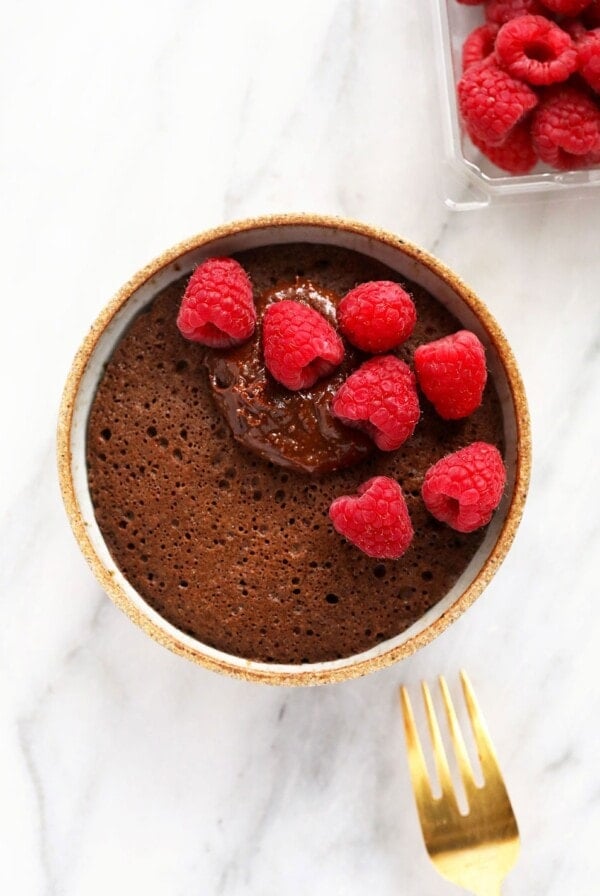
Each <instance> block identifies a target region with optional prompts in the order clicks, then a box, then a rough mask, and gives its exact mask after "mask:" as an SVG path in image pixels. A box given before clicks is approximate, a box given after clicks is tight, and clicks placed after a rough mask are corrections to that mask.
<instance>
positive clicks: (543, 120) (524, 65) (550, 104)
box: [457, 0, 600, 174]
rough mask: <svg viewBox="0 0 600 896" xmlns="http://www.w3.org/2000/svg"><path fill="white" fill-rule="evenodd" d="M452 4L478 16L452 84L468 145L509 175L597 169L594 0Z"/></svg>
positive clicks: (598, 27)
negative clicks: (480, 12)
mask: <svg viewBox="0 0 600 896" xmlns="http://www.w3.org/2000/svg"><path fill="white" fill-rule="evenodd" d="M458 2H459V3H462V4H464V5H465V6H479V5H483V6H484V12H485V18H486V21H485V24H483V25H480V26H479V27H477V28H475V30H474V31H472V32H471V34H469V36H468V37H467V39H466V40H465V42H464V45H463V51H462V64H463V71H462V77H461V79H460V81H459V82H458V85H457V93H458V108H459V111H460V116H461V119H462V122H463V125H464V128H465V130H466V132H467V134H468V135H469V137H470V139H471V141H472V142H473V144H474V145H475V146H476V147H477V148H478V149H479V150H480V151H481V152H482V153H483V154H484V155H485V156H487V158H488V159H489V160H490V161H491V162H493V163H494V165H497V166H498V167H499V168H502V169H503V170H504V171H508V172H510V173H511V174H527V173H528V172H529V171H531V169H532V168H533V167H534V166H535V165H536V164H537V162H538V161H540V162H544V163H545V164H546V165H549V166H550V167H552V168H554V169H556V170H558V171H572V170H578V169H582V168H595V167H598V166H600V0H485V3H484V0H458Z"/></svg>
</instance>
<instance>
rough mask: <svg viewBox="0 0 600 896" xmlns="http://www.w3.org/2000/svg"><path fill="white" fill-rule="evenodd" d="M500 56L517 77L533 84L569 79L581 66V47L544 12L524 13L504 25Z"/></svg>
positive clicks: (500, 42) (501, 33) (499, 43)
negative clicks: (536, 13)
mask: <svg viewBox="0 0 600 896" xmlns="http://www.w3.org/2000/svg"><path fill="white" fill-rule="evenodd" d="M496 57H497V59H498V62H499V63H500V65H502V66H503V67H504V68H505V69H506V70H507V71H508V72H510V74H511V75H512V76H513V77H515V78H521V79H522V80H523V81H527V82H528V83H529V84H555V83H556V82H557V81H566V80H567V78H568V77H569V76H570V75H572V74H573V72H574V71H575V70H576V69H577V50H576V49H575V46H574V44H573V41H572V40H571V38H570V37H569V35H568V34H567V33H566V31H563V30H562V28H559V27H558V25H557V24H556V23H555V22H551V21H550V20H549V19H546V18H545V17H544V16H521V17H520V18H518V19H511V21H510V22H507V23H506V25H503V26H502V28H501V29H500V31H499V32H498V37H497V38H496Z"/></svg>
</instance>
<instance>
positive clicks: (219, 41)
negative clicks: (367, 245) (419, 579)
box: [0, 0, 600, 896]
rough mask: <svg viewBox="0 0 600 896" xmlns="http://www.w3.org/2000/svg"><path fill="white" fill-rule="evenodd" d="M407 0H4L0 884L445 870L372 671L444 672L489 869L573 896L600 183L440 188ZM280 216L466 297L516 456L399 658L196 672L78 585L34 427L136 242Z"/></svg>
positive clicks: (404, 877)
mask: <svg viewBox="0 0 600 896" xmlns="http://www.w3.org/2000/svg"><path fill="white" fill-rule="evenodd" d="M427 15H428V13H427V9H426V4H425V3H424V2H423V0H419V2H409V0H346V2H345V0H303V2H302V3H297V4H292V3H285V2H283V3H282V2H278V3H276V2H274V0H255V2H254V3H252V4H250V3H243V2H240V0H229V2H224V0H221V2H218V0H196V2H195V3H190V2H187V0H170V2H166V0H162V2H159V0H150V2H144V3H141V2H139V0H132V2H129V3H117V2H115V0H107V2H104V3H102V4H95V5H93V6H92V5H90V4H85V3H75V2H72V0H56V2H54V3H51V4H48V3H41V2H39V0H33V2H31V3H27V4H18V3H12V4H10V6H8V7H7V8H6V9H5V10H4V14H3V23H2V31H1V35H0V47H1V51H0V70H1V77H0V85H1V86H0V91H1V103H2V124H3V139H2V141H1V143H0V159H1V166H0V167H1V170H2V203H1V207H2V211H3V215H2V224H1V227H2V245H3V249H4V251H3V259H4V260H3V276H2V281H3V299H2V318H3V321H2V324H3V325H2V352H1V354H0V364H1V368H2V369H1V377H0V383H1V385H0V388H1V390H2V416H3V433H4V434H3V437H2V439H1V440H0V450H1V451H2V471H3V475H2V523H1V526H2V528H1V531H0V551H1V555H2V561H1V564H0V581H1V595H2V626H1V629H0V639H1V655H0V664H1V666H0V718H1V732H2V734H1V739H0V844H1V846H2V848H1V851H0V853H1V860H0V892H2V893H11V894H19V896H34V894H36V896H37V894H44V896H56V894H60V896H63V894H65V896H75V894H77V896H81V894H86V896H96V894H97V896H100V894H102V896H103V894H105V893H115V894H121V893H123V894H125V893H140V894H145V896H154V894H161V896H162V894H177V896H179V894H184V896H190V894H197V896H208V894H222V896H241V894H244V896H275V894H281V893H285V894H300V893H308V892H310V893H311V894H312V896H333V894H336V896H359V894H361V896H362V894H364V893H377V894H378V896H395V894H397V893H405V894H422V893H431V894H440V896H442V894H444V893H448V894H450V893H452V892H453V891H454V892H458V891H457V890H456V889H454V890H453V887H452V886H451V885H449V884H446V883H445V882H444V881H443V880H442V879H441V878H438V877H437V876H436V874H435V872H434V871H433V869H432V867H431V866H430V865H429V863H428V861H427V858H426V856H425V852H424V849H423V846H422V843H421V840H420V833H419V830H418V826H417V821H416V816H415V810H414V807H413V804H412V799H411V793H410V788H409V782H408V776H407V769H406V762H405V755H404V745H403V740H402V733H401V725H400V718H399V714H398V712H397V707H396V702H395V689H396V686H397V685H398V683H399V682H407V683H409V684H410V685H413V686H414V684H415V683H416V682H417V681H418V680H419V679H420V678H421V677H423V676H427V677H430V678H431V677H433V676H434V675H435V674H436V673H439V672H444V673H446V674H447V675H448V676H449V677H450V678H451V679H452V680H455V679H456V673H457V670H458V668H459V667H460V666H465V667H466V668H467V669H468V670H469V671H470V673H471V676H472V678H473V680H474V682H475V684H476V687H477V690H478V692H479V694H480V698H481V701H482V703H483V705H484V707H485V708H486V710H487V716H488V721H489V724H490V727H491V729H492V732H493V736H494V739H495V742H496V744H497V748H498V751H499V754H500V757H501V760H502V763H503V766H504V769H505V772H506V777H507V780H508V784H509V787H510V790H511V793H512V795H513V799H514V803H515V806H516V809H517V812H518V816H519V821H520V825H521V829H522V834H523V850H522V856H521V859H520V862H519V864H518V866H517V868H516V869H515V871H514V873H513V875H512V876H511V877H510V878H509V880H508V881H507V884H506V888H505V892H506V893H507V894H508V896H510V894H515V896H516V894H521V893H528V894H532V896H538V894H539V896H542V894H544V896H558V894H567V893H568V894H575V896H588V894H589V896H592V894H593V893H596V892H598V888H599V885H600V868H599V862H598V847H597V841H598V833H599V832H600V783H599V779H598V762H597V754H598V745H599V733H600V731H599V726H598V718H599V709H600V706H599V688H598V683H597V669H598V663H597V657H598V634H599V631H598V629H599V624H598V620H599V611H598V594H597V585H596V582H597V579H596V576H595V572H596V570H595V568H594V560H595V557H594V554H595V553H596V556H597V553H598V547H599V538H598V512H597V506H598V498H599V494H598V491H599V490H598V474H597V444H598V437H599V435H600V432H599V429H598V390H599V388H600V376H599V369H598V329H599V328H598V324H599V314H598V309H599V302H598V299H599V289H600V253H599V251H598V246H599V242H598V237H599V234H600V194H598V193H596V194H595V196H591V195H590V197H589V199H588V200H587V201H584V202H577V201H563V202H560V203H550V202H548V201H543V202H541V203H536V204H534V205H527V204H525V205H523V204H518V205H513V206H503V207H496V208H491V209H489V210H485V211H479V212H470V213H462V214H457V213H453V212H450V211H448V210H447V209H446V208H445V207H444V205H443V203H442V202H441V201H440V198H439V196H438V193H437V187H436V182H435V181H436V178H435V170H436V160H437V153H438V152H439V135H438V130H437V115H438V111H437V106H436V99H435V96H434V82H433V74H432V61H431V58H430V55H429V54H428V53H427V51H426V50H424V44H423V41H422V33H423V29H422V25H423V22H424V20H425V19H426V18H427ZM282 210H305V211H319V212H332V213H339V214H343V215H347V216H353V217H356V218H359V219H364V220H367V221H369V222H373V223H376V224H380V225H383V226H385V227H387V228H389V229H392V230H394V231H396V232H398V233H400V234H402V235H404V236H406V237H408V238H411V239H413V240H414V241H417V242H420V243H421V244H422V245H423V246H425V247H426V248H428V249H430V250H433V251H434V252H435V253H436V254H437V255H439V256H440V257H441V258H442V259H443V260H444V261H446V262H447V263H448V264H450V265H451V266H453V267H454V268H455V269H456V270H457V271H458V272H460V273H461V274H462V275H463V277H464V278H465V279H466V280H467V281H468V282H470V283H471V284H472V285H473V286H474V287H475V288H476V289H477V290H478V291H479V292H480V294H481V295H482V297H483V298H484V299H485V300H486V301H487V302H488V303H489V305H490V306H491V308H492V310H493V311H494V313H495V314H496V315H497V317H498V319H499V320H500V322H501V324H502V325H503V327H504V328H505V330H506V332H507V334H508V336H509V338H510V339H511V341H512V343H513V345H514V348H515V351H516V353H517V356H518V359H519V361H520V364H521V367H522V372H523V375H524V378H525V382H526V385H527V388H528V392H529V397H530V401H531V410H532V417H533V427H534V438H535V466H534V475H533V482H532V489H531V496H530V499H529V504H528V509H527V512H526V516H525V519H524V522H523V524H522V528H521V530H520V532H519V535H518V538H517V541H516V544H515V546H514V549H513V550H512V552H511V554H510V555H509V558H508V560H507V561H506V563H505V565H504V566H503V568H502V569H501V571H500V573H499V574H498V576H497V578H496V579H495V581H494V582H493V584H492V585H491V587H490V588H489V589H488V591H487V593H486V594H485V596H484V597H483V598H482V599H481V600H480V601H479V602H478V604H477V605H476V606H475V607H474V608H473V609H472V610H470V611H469V612H468V613H467V614H466V616H464V617H463V618H462V619H461V620H460V621H459V622H458V623H457V624H456V625H454V627H452V628H451V629H450V630H449V631H447V632H446V633H445V634H444V635H443V636H442V637H441V638H440V639H439V640H438V641H437V642H435V643H434V644H432V645H430V646H429V647H428V648H427V649H426V650H424V651H423V652H422V653H420V654H418V655H416V656H415V657H414V658H412V659H411V660H409V661H406V662H404V663H403V664H402V665H400V666H397V667H395V668H392V669H389V670H387V671H385V672H383V673H380V674H378V675H374V676H372V677H369V678H366V679H363V680H360V681H356V682H349V683H346V684H343V685H338V686H330V687H324V688H320V689H313V690H295V691H292V690H285V689H269V688H267V687H263V686H258V685H250V684H244V683H240V682H237V681H233V680H229V679H225V678H220V677H218V676H216V675H214V674H211V673H208V672H205V671H203V670H201V669H199V668H196V667H193V666H192V665H189V664H187V663H186V662H185V661H183V660H181V659H178V658H176V657H175V656H172V655H171V654H169V653H168V652H166V651H165V650H163V649H162V648H160V647H159V646H157V645H156V644H154V643H153V642H152V641H150V640H149V639H147V638H146V637H145V636H144V635H143V634H142V633H141V632H140V631H138V630H137V629H136V628H135V627H134V626H132V625H131V624H130V623H129V622H128V621H127V620H126V618H125V617H124V616H122V615H121V614H120V613H119V612H118V611H117V610H116V609H115V608H114V607H113V605H112V604H111V603H110V601H109V600H108V599H107V598H106V597H105V596H103V594H102V593H101V590H100V588H99V587H98V585H97V584H96V583H95V581H94V579H93V578H92V576H91V574H90V572H89V571H88V569H87V567H86V565H85V563H84V561H83V559H82V558H81V556H80V554H79V552H78V549H77V547H76V545H75V543H74V540H73V537H72V535H71V533H70V530H69V528H68V525H67V522H66V519H65V516H64V513H63V510H62V506H61V503H60V498H59V494H58V488H57V483H56V475H55V463H54V455H53V438H54V426H55V418H56V411H57V405H58V401H59V396H60V391H61V388H62V382H63V380H64V377H65V375H66V372H67V369H68V367H69V364H70V361H71V357H72V355H73V353H74V351H75V349H76V347H77V345H78V343H79V341H80V339H81V337H82V335H83V334H84V332H85V330H86V328H87V326H88V325H89V323H90V322H91V320H92V318H93V317H94V316H95V315H96V313H97V312H98V310H99V309H100V307H101V306H102V305H103V304H104V303H105V301H106V300H107V298H108V297H109V296H110V295H111V294H112V293H113V292H114V291H115V290H116V289H117V287H118V286H119V285H120V284H121V283H122V282H123V281H124V280H125V279H126V278H127V277H129V275H130V274H132V273H133V272H134V271H135V270H136V269H137V268H138V267H139V266H141V265H142V264H143V263H145V262H146V261H147V260H149V259H150V258H152V257H153V256H154V255H155V254H157V253H158V252H159V251H160V250H162V249H163V248H165V247H166V246H169V245H171V244H172V243H174V242H176V241H177V240H179V239H181V238H183V237H185V236H187V235H189V234H191V233H194V232H197V231H199V230H201V229H203V228H205V227H207V226H209V225H214V224H217V223H220V222H223V221H226V220H230V219H232V218H236V217H243V216H246V215H249V214H254V213H263V212H272V211H282Z"/></svg>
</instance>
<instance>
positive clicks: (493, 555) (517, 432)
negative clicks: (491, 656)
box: [58, 215, 530, 685]
mask: <svg viewBox="0 0 600 896" xmlns="http://www.w3.org/2000/svg"><path fill="white" fill-rule="evenodd" d="M291 242H309V243H321V244H326V245H334V246H342V247H345V248H348V249H353V250H355V251H357V252H361V253H363V254H364V255H367V256H370V257H372V258H375V259H377V260H378V261H381V262H383V263H384V264H386V265H388V266H389V267H390V268H392V269H393V270H395V271H397V272H398V273H399V274H400V275H401V276H403V277H407V278H409V279H410V280H413V281H415V282H416V283H418V284H420V285H421V286H423V287H424V288H425V289H427V290H428V291H429V292H430V293H431V294H432V295H433V296H435V297H436V299H438V301H440V302H441V303H442V304H443V305H445V306H446V307H447V308H448V309H449V310H450V311H451V312H452V314H454V315H455V316H456V317H457V318H458V319H459V320H460V321H461V323H462V324H463V326H464V327H465V328H466V329H469V330H472V331H473V332H475V333H476V334H477V335H478V336H479V338H480V339H481V340H482V342H483V343H484V345H485V347H486V352H487V358H488V367H489V370H490V374H491V376H492V377H493V379H494V382H495V385H496V389H497V391H498V394H499V396H500V401H501V405H502V412H503V416H504V432H505V441H506V452H505V458H504V459H505V463H506V467H507V471H508V479H507V488H506V493H505V497H504V499H503V501H502V503H501V505H500V507H499V508H498V510H497V511H496V513H495V515H494V517H493V519H492V522H491V523H490V525H489V527H488V529H487V532H486V534H485V538H484V540H483V542H482V544H481V545H480V547H479V549H478V551H477V553H476V554H475V556H474V557H473V559H472V560H471V562H470V563H469V565H468V567H467V568H466V569H465V570H464V572H463V574H462V575H461V576H460V578H459V580H458V581H457V582H456V583H455V585H454V586H453V587H452V589H451V590H450V591H449V592H448V593H447V594H446V595H445V597H444V598H443V599H442V600H440V601H439V603H438V604H436V605H435V606H434V607H432V608H431V609H430V610H429V611H428V612H427V613H426V614H425V615H424V616H423V617H422V618H421V619H419V620H418V621H417V622H416V623H415V624H414V625H412V626H411V627H410V628H409V629H408V630H406V631H404V632H402V634H400V635H398V636H396V637H395V638H391V639H390V640H388V641H384V642H382V643H381V644H378V645H377V646H376V647H374V648H372V649H371V650H368V651H365V652H363V653H360V654H356V655H354V656H351V657H348V658H345V659H341V660H335V661H332V662H321V663H309V664H304V665H277V664H272V663H260V662H255V661H253V660H247V659H243V658H240V657H237V656H232V655H230V654H227V653H223V652H222V651H219V650H215V649H214V648H212V647H209V646H207V645H206V644H202V643H201V642H200V641H198V640H196V639H195V638H193V637H191V636H190V635H187V634H184V633H183V632H181V631H179V630H178V629H177V628H175V627H174V626H173V625H171V624H170V623H169V622H167V621H166V620H165V619H163V618H162V617H161V616H160V615H159V614H158V613H157V612H156V611H155V610H153V609H152V608H151V607H150V606H149V605H148V604H147V603H146V601H145V600H144V599H143V598H142V597H141V596H140V595H139V594H138V593H137V591H136V590H135V589H134V588H133V587H132V585H131V584H130V583H129V582H128V581H127V579H126V578H125V577H124V576H123V574H122V573H121V572H120V570H119V569H118V568H117V566H116V564H115V562H114V560H113V559H112V557H111V555H110V553H109V550H108V548H107V546H106V544H105V542H104V539H103V537H102V533H101V532H100V529H99V528H98V524H97V523H96V519H95V517H94V511H93V508H92V503H91V499H90V494H89V488H88V481H87V472H86V428H87V420H88V414H89V411H90V406H91V403H92V400H93V397H94V394H95V391H96V387H97V385H98V382H99V380H100V377H101V375H102V370H103V366H104V364H105V363H106V362H107V360H108V359H109V357H110V355H111V353H112V351H113V349H114V347H115V346H116V344H117V343H118V341H119V339H120V338H121V336H122V334H123V332H124V331H125V329H126V328H127V326H128V325H129V324H130V323H131V321H132V320H133V318H134V317H135V316H136V315H137V314H138V313H139V311H140V310H141V309H142V308H143V307H144V306H145V305H146V304H147V303H148V302H150V301H151V300H152V299H153V297H154V296H155V295H156V294H157V292H159V291H160V290H161V289H162V288H163V287H164V286H166V285H167V284H168V283H170V282H171V281H173V280H175V279H177V278H179V277H181V275H182V274H185V273H187V272H190V271H191V270H192V269H193V268H194V267H195V266H196V265H197V264H198V263H199V262H200V261H202V260H203V259H204V258H206V257H208V256H211V255H230V254H232V253H235V252H240V251H242V250H244V249H251V248H255V247H257V246H263V245H269V244H276V243H277V244H281V243H291ZM58 456H59V475H60V482H61V488H62V492H63V498H64V502H65V506H66V509H67V513H68V516H69V519H70V522H71V525H72V527H73V531H74V533H75V536H76V538H77V540H78V542H79V545H80V547H81V550H82V551H83V553H84V555H85V557H86V559H87V560H88V562H89V564H90V566H91V567H92V570H93V571H94V573H95V575H96V577H97V578H98V580H99V581H100V583H101V584H102V586H103V588H104V589H105V590H106V592H107V593H108V594H109V595H110V597H111V598H112V599H113V600H114V602H115V603H116V604H117V606H119V607H120V608H121V609H122V610H124V611H125V612H126V613H127V615H128V616H129V617H130V618H131V619H132V620H133V621H134V622H135V623H136V624H137V625H139V626H141V628H143V629H144V631H146V632H147V633H148V634H149V635H151V636H152V637H153V638H155V639H156V640H157V641H159V642H160V643H161V644H163V645H165V646H166V647H169V648H170V649H171V650H173V651H175V652H176V653H178V654H180V655H182V656H185V657H187V658H188V659H191V660H194V661H195V662H198V663H200V664H201V665H203V666H206V667H208V668H210V669H213V670H216V671H219V672H226V673H228V674H231V675H235V676H238V677H241V678H246V679H253V680H257V681H263V682H268V683H271V684H285V685H293V684H317V683H321V682H331V681H339V680H342V679H345V678H351V677H354V676H358V675H363V674H365V673H366V672H369V671H372V670H375V669H379V668H381V667H383V666H387V665H389V664H391V663H394V662H396V661H397V660H399V659H401V658H403V657H406V656H408V655H410V654H411V653H413V652H414V651H415V650H417V649H418V648H419V647H422V646H423V645H424V644H427V643H428V642H429V641H431V640H432V638H434V637H435V636H436V635H438V634H439V633H440V632H442V631H443V630H444V629H445V628H446V627H447V626H448V625H449V624H450V623H451V622H452V621H453V620H454V619H456V618H457V617H458V616H459V615H460V614H461V613H462V612H464V610H466V609H467V607H469V606H470V605H471V604H472V603H473V601H474V600H475V599H476V598H477V597H478V596H479V595H480V594H481V592H482V591H483V589H484V588H485V586H486V585H487V583H488V582H489V581H490V579H491V578H492V576H493V575H494V573H495V572H496V570H497V569H498V566H499V565H500V563H501V562H502V560H503V559H504V557H505V556H506V553H507V551H508V549H509V547H510V545H511V543H512V540H513V538H514V535H515V532H516V529H517V526H518V523H519V520H520V518H521V515H522V510H523V504H524V501H525V495H526V492H527V486H528V481H529V470H530V432H529V416H528V412H527V404H526V399H525V394H524V391H523V385H522V382H521V378H520V376H519V372H518V370H517V367H516V364H515V360H514V358H513V354H512V351H511V349H510V347H509V345H508V343H507V342H506V339H505V337H504V335H503V334H502V332H501V330H500V328H499V327H498V325H497V323H496V322H495V320H494V319H493V317H492V316H491V315H490V313H489V311H488V310H487V309H486V307H485V306H484V305H483V303H482V302H481V301H480V300H479V299H478V298H477V297H476V296H475V295H474V294H473V293H472V292H471V290H470V289H469V288H468V287H467V286H465V285H464V284H463V283H462V282H461V281H460V280H459V279H458V277H456V276H455V275H454V274H453V273H452V272H451V271H449V270H448V269H447V268H446V267H445V266H444V265H443V264H441V263H440V262H439V261H437V260H436V259H435V258H433V257H432V256H430V255H429V254H427V253H426V252H424V251H422V250H421V249H418V248H416V247H415V246H413V245H411V244H410V243H407V242H405V241H404V240H402V239H399V238H398V237H396V236H393V235H392V234H389V233H385V232H383V231H380V230H376V229H374V228H372V227H369V226H366V225H363V224H359V223H356V222H353V221H346V220H340V219H337V218H325V217H319V216H314V215H286V216H274V217H268V218H258V219H255V220H248V221H242V222H237V223H234V224H229V225H226V226H224V227H219V228H217V229H216V230H211V231H208V232H206V233H203V234H200V235H199V236H196V237H193V238H192V239H190V240H186V241H185V242H183V243H180V244H179V245H178V246H175V247H174V248H173V249H169V250H168V251H167V252H165V253H164V254H163V255H161V256H160V257H159V258H157V259H156V260H155V261H153V262H152V263H151V264H149V265H148V266H147V267H145V268H144V269H143V270H141V271H140V272H139V273H138V274H136V275H135V276H134V277H133V279H132V280H130V281H129V282H128V283H127V284H126V285H125V286H124V287H123V288H122V289H121V290H120V291H119V292H118V293H117V295H116V296H115V297H114V298H113V299H112V301H111V302H110V303H109V304H108V305H107V307H106V308H105V309H104V311H102V313H101V314H100V316H99V317H98V319H97V320H96V322H95V323H94V324H93V326H92V328H91V330H90V332H89V334H88V335H87V337H86V339H85V341H84V343H83V345H82V346H81V348H80V350H79V352H78V354H77V356H76V358H75V360H74V362H73V367H72V369H71V372H70V374H69V377H68V380H67V383H66V386H65V391H64V395H63V401H62V405H61V410H60V418H59V426H58Z"/></svg>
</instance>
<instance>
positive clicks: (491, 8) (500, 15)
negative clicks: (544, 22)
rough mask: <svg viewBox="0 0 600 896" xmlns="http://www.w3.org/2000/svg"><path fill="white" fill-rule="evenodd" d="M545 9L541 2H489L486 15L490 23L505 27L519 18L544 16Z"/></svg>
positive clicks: (537, 0) (535, 0) (511, 0)
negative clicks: (507, 23) (505, 24)
mask: <svg viewBox="0 0 600 896" xmlns="http://www.w3.org/2000/svg"><path fill="white" fill-rule="evenodd" d="M544 12H545V10H544V7H543V6H542V5H541V3H540V2H539V0H488V2H487V4H486V7H485V15H486V18H487V20H488V22H494V24H495V25H504V23H505V22H509V21H510V20H511V19H516V18H517V16H526V15H534V16H536V15H544Z"/></svg>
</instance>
